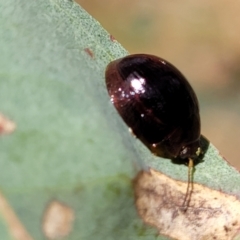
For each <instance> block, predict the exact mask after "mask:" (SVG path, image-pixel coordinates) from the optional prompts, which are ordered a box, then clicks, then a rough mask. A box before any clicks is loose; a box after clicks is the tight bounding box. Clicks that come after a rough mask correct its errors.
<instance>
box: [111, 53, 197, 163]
mask: <svg viewBox="0 0 240 240" xmlns="http://www.w3.org/2000/svg"><path fill="white" fill-rule="evenodd" d="M106 85H107V90H108V93H109V95H110V97H111V101H112V103H113V104H114V106H115V108H116V109H117V111H118V113H119V114H120V115H121V117H122V118H123V120H124V121H125V123H126V124H127V125H128V126H129V128H130V129H131V131H132V132H133V134H134V135H135V136H136V137H137V138H138V139H140V140H141V141H142V142H143V143H144V144H145V145H146V146H147V147H148V148H149V149H150V151H151V152H152V153H154V154H156V155H158V156H161V157H164V158H171V159H174V158H182V159H187V158H191V159H195V158H197V156H198V155H199V153H200V145H199V138H200V116H199V106H198V100H197V97H196V95H195V93H194V91H193V89H192V87H191V86H190V84H189V83H188V81H187V80H186V78H185V77H184V76H183V75H182V74H181V72H180V71H179V70H178V69H176V68H175V67H174V66H173V65H172V64H170V63H169V62H167V61H165V60H163V59H161V58H159V57H156V56H153V55H147V54H134V55H129V56H126V57H124V58H121V59H118V60H115V61H113V62H111V63H110V64H109V65H108V66H107V69H106Z"/></svg>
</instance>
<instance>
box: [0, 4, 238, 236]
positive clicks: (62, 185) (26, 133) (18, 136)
mask: <svg viewBox="0 0 240 240" xmlns="http://www.w3.org/2000/svg"><path fill="white" fill-rule="evenodd" d="M0 25H1V26H0V36H1V37H0V46H1V47H0V79H1V81H0V112H1V113H3V114H4V115H6V116H7V117H9V118H10V119H12V120H13V121H14V122H15V123H16V125H17V129H16V131H15V132H14V133H13V134H11V135H9V136H1V144H0V171H1V172H0V183H1V190H2V192H3V194H4V195H5V197H6V198H7V199H8V201H9V203H10V204H11V206H12V207H13V208H14V210H15V211H16V213H17V215H18V217H19V218H20V220H21V221H22V223H23V224H24V225H25V226H26V228H27V231H28V232H29V233H30V235H31V236H32V237H33V238H34V239H44V236H43V234H42V232H41V221H42V216H43V212H44V209H45V207H46V205H47V204H48V203H49V202H50V201H51V200H53V199H56V200H59V201H62V202H64V203H65V204H67V205H68V206H70V207H72V208H73V210H74V212H75V216H76V219H75V222H74V227H73V232H72V234H71V235H70V236H69V237H68V238H67V239H98V240H100V239H103V240H108V239H109V240H111V239H119V240H122V239H126V240H127V239H144V240H145V239H146V240H151V239H166V238H165V237H156V230H154V229H151V228H150V227H146V226H145V225H144V224H143V223H142V221H141V220H140V219H139V218H138V215H137V213H136V210H135V207H134V199H133V192H132V185H131V180H132V178H133V177H134V175H135V173H136V168H134V166H136V163H138V165H139V166H141V167H142V166H147V165H150V166H153V167H155V168H157V169H159V170H161V171H163V172H165V173H167V174H169V175H171V176H172V177H175V178H177V179H185V180H186V177H187V174H186V172H187V168H186V167H185V166H183V165H182V166H179V165H176V164H172V163H171V161H168V160H162V161H161V159H159V158H156V157H153V156H152V155H151V154H150V153H149V151H148V150H147V149H146V148H145V147H144V146H142V144H140V143H139V142H138V141H137V140H135V139H134V138H133V137H131V136H130V134H129V133H128V132H127V128H126V127H125V125H124V124H123V123H122V121H121V119H120V118H119V117H118V115H117V114H116V112H115V110H114V108H113V106H112V105H111V103H110V101H109V97H108V95H107V92H106V89H105V85H104V70H105V67H106V64H107V63H108V62H109V61H111V60H113V59H115V58H119V57H121V56H124V55H126V54H127V52H126V50H124V49H123V48H122V47H121V46H120V45H119V44H118V43H117V42H112V41H111V39H110V36H109V34H108V33H107V32H106V31H105V30H104V29H103V28H102V27H101V26H100V24H99V23H98V22H96V20H94V19H93V18H92V17H91V16H89V15H88V14H87V13H86V12H85V11H84V10H82V9H81V8H80V7H79V6H78V5H77V4H75V3H73V2H71V1H63V0H59V1H58V0H52V1H49V0H41V1H26V0H17V1H16V0H14V1H13V0H9V1H3V0H1V1H0ZM86 48H89V49H91V51H92V52H93V55H94V57H93V58H92V57H91V56H89V55H88V54H87V53H86V51H85V50H84V49H86ZM214 151H215V149H214V148H213V147H211V148H210V151H209V153H207V155H206V156H207V157H206V159H205V160H206V161H204V162H203V163H201V164H199V165H198V166H197V168H196V169H197V171H196V172H195V173H196V177H195V180H197V181H199V182H202V183H209V184H210V185H211V186H213V187H214V188H218V187H220V186H221V188H222V189H224V190H226V191H228V192H232V193H236V192H238V191H239V186H240V184H239V183H240V178H239V175H238V173H237V172H236V171H235V170H234V169H232V168H231V167H229V166H228V165H226V163H225V162H224V161H222V160H221V159H219V158H220V157H216V152H214ZM219 175H221V178H220V179H219V178H217V176H219ZM222 183H224V186H223V185H222ZM236 186H237V187H236ZM3 234H4V231H2V230H1V231H0V239H6V237H5V235H3Z"/></svg>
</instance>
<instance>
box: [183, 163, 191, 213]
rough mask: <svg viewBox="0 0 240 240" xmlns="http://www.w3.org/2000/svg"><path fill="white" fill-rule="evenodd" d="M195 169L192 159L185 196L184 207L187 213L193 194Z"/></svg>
mask: <svg viewBox="0 0 240 240" xmlns="http://www.w3.org/2000/svg"><path fill="white" fill-rule="evenodd" d="M193 168H194V161H193V159H192V158H189V159H188V184H187V191H186V194H185V198H184V201H183V207H184V211H185V212H186V211H187V208H188V206H189V203H190V200H191V195H192V192H193Z"/></svg>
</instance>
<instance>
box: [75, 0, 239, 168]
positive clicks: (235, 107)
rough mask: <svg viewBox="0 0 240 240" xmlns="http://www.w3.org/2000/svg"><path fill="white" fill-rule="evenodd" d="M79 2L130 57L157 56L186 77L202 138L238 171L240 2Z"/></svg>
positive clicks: (221, 0) (113, 0) (94, 0)
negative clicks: (197, 108) (195, 100)
mask: <svg viewBox="0 0 240 240" xmlns="http://www.w3.org/2000/svg"><path fill="white" fill-rule="evenodd" d="M77 1H78V3H80V5H81V6H82V7H83V8H85V9H86V11H88V12H89V13H90V14H91V15H92V16H93V17H94V18H95V19H97V20H98V21H99V22H100V23H101V24H102V26H103V27H104V28H105V29H106V30H107V31H108V32H109V33H111V34H112V35H113V36H114V37H115V38H116V39H117V40H118V41H119V42H120V43H121V44H122V45H123V46H124V47H125V48H126V49H127V50H128V51H129V52H130V53H150V54H154V55H158V56H160V57H162V58H165V59H166V60H168V61H169V62H171V63H172V64H174V65H175V66H176V67H177V68H178V69H179V70H180V71H181V72H182V73H183V74H184V75H185V76H186V78H187V79H188V80H189V82H190V83H191V85H192V86H193V88H194V89H195V91H196V93H197V96H198V99H199V103H200V108H201V121H202V134H203V135H205V136H206V137H207V138H208V139H209V140H210V141H211V142H212V143H213V144H214V145H215V146H216V147H217V148H218V149H219V151H220V153H221V154H222V155H223V156H224V157H225V158H226V159H227V160H228V161H229V162H231V163H232V164H233V165H234V166H236V167H237V168H238V169H240V161H239V156H240V153H239V152H238V150H239V149H238V148H240V126H239V123H240V107H239V105H240V31H239V29H240V16H239V12H240V1H231V3H229V2H228V1H225V0H211V1H206V0H201V1H190V0H186V1H177V0H170V1H169V0H163V1H159V0H148V1H145V0H131V1H128V0H121V1H118V0H101V1H99V0H91V1H89V0H77Z"/></svg>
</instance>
